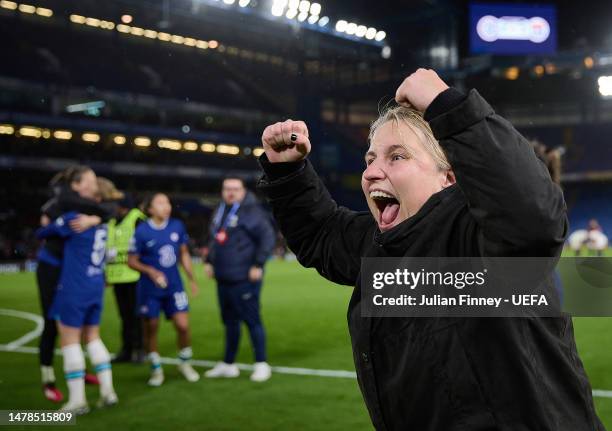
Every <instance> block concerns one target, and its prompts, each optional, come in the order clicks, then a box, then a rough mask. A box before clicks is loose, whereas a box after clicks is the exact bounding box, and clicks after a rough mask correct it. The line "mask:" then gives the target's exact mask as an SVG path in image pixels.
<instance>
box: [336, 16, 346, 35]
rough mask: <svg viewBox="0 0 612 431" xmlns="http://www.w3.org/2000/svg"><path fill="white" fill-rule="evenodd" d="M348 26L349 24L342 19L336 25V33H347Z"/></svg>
mask: <svg viewBox="0 0 612 431" xmlns="http://www.w3.org/2000/svg"><path fill="white" fill-rule="evenodd" d="M347 26H348V22H346V21H345V20H343V19H341V20H340V21H338V22H337V23H336V31H339V32H340V33H343V32H345V31H346V27H347Z"/></svg>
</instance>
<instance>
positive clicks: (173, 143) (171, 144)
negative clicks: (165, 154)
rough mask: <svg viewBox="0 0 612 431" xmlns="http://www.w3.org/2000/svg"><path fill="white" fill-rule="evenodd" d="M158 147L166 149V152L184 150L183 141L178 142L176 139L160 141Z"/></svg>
mask: <svg viewBox="0 0 612 431" xmlns="http://www.w3.org/2000/svg"><path fill="white" fill-rule="evenodd" d="M157 146H158V147H159V148H165V149H166V150H172V151H178V150H180V149H181V148H183V145H182V144H181V141H177V140H175V139H160V140H159V141H157Z"/></svg>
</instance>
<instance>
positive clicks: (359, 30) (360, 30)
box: [355, 25, 368, 37]
mask: <svg viewBox="0 0 612 431" xmlns="http://www.w3.org/2000/svg"><path fill="white" fill-rule="evenodd" d="M367 31H368V28H367V27H366V26H365V25H360V26H358V27H357V30H355V36H357V37H364V36H365V34H366V32H367Z"/></svg>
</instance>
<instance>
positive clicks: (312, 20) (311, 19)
mask: <svg viewBox="0 0 612 431" xmlns="http://www.w3.org/2000/svg"><path fill="white" fill-rule="evenodd" d="M318 20H319V15H310V17H309V18H308V23H309V24H315V23H316V22H317V21H318Z"/></svg>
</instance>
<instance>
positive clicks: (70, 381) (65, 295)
mask: <svg viewBox="0 0 612 431" xmlns="http://www.w3.org/2000/svg"><path fill="white" fill-rule="evenodd" d="M82 177H84V178H83V181H85V182H87V183H88V184H90V185H91V187H89V188H88V189H87V190H88V192H89V193H90V194H91V196H85V195H83V197H85V198H88V197H91V198H93V199H96V200H97V201H102V200H105V201H107V200H108V201H109V200H114V199H118V198H120V197H121V195H120V193H119V192H118V191H117V189H116V188H115V187H114V185H113V184H112V183H111V182H110V181H108V180H105V179H101V178H96V175H95V173H94V172H93V171H92V170H91V169H87V170H85V171H84V172H83V173H82ZM78 218H79V214H78V213H77V212H75V211H70V212H67V213H64V214H62V215H61V216H60V217H58V218H56V219H55V220H53V221H52V222H50V223H49V224H47V225H46V226H43V227H41V228H40V229H39V230H38V231H37V236H38V237H39V238H52V237H60V238H63V239H64V250H63V260H62V265H61V274H60V279H59V284H58V287H57V292H56V293H55V295H54V298H53V303H52V305H51V309H50V311H49V313H48V315H49V317H50V318H52V319H54V320H56V321H57V326H58V330H59V333H60V339H61V346H62V354H63V357H64V372H65V377H66V381H67V385H68V391H69V399H68V402H67V403H66V404H65V405H64V406H63V407H62V410H64V411H71V412H73V413H75V414H84V413H87V412H88V411H89V406H88V404H87V399H86V397H85V356H84V354H83V349H82V348H81V340H82V339H83V340H84V341H85V343H86V348H87V352H88V354H89V357H90V360H91V362H92V365H93V366H94V368H95V371H96V374H97V376H98V379H99V381H100V400H99V401H98V407H105V406H112V405H115V404H117V402H118V398H117V395H116V393H115V390H114V388H113V378H112V371H111V365H110V359H111V358H110V355H109V353H108V350H107V349H106V347H105V345H104V343H103V342H102V340H101V339H100V330H99V328H100V326H99V325H100V316H101V314H102V304H103V300H104V285H105V282H104V268H103V266H104V258H105V253H106V225H105V224H101V222H102V220H101V219H100V217H98V216H90V217H89V218H88V219H87V222H86V223H84V224H85V225H84V226H83V227H82V229H78V230H73V228H72V227H71V225H74V223H71V222H74V220H76V219H78Z"/></svg>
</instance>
